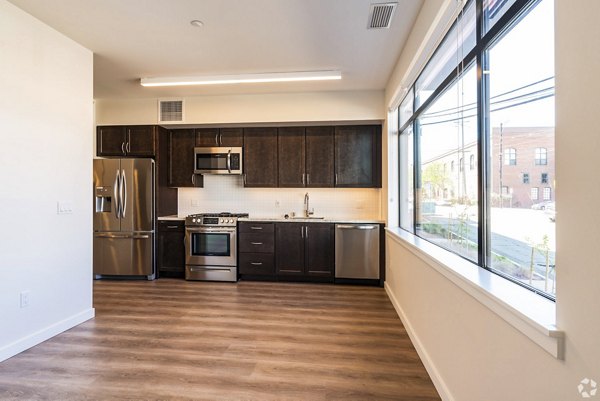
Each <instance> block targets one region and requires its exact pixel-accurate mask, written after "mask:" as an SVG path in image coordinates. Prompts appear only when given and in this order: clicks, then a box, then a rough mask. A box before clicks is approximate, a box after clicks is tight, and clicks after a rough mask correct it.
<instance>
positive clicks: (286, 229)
mask: <svg viewBox="0 0 600 401" xmlns="http://www.w3.org/2000/svg"><path fill="white" fill-rule="evenodd" d="M275 260H276V269H277V274H280V275H304V224H300V223H279V224H275Z"/></svg>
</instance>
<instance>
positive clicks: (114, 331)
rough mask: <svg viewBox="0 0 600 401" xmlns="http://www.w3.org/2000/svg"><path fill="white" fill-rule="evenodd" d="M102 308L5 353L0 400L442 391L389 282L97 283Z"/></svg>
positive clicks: (423, 395) (369, 396)
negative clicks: (16, 351)
mask: <svg viewBox="0 0 600 401" xmlns="http://www.w3.org/2000/svg"><path fill="white" fill-rule="evenodd" d="M94 307H95V308H96V317H95V318H94V319H92V320H90V321H87V322H85V323H83V324H81V325H79V326H77V327H74V328H73V329H71V330H68V331H66V332H64V333H62V334H60V335H58V336H56V337H54V338H52V339H50V340H48V341H46V342H44V343H42V344H40V345H38V346H36V347H33V348H31V349H29V350H27V351H25V352H23V353H21V354H19V355H17V356H15V357H13V358H10V359H9V360H7V361H5V362H2V363H0V399H1V400H13V399H14V400H17V399H18V400H38V399H49V400H179V399H181V400H261V401H266V400H310V401H319V400H344V401H347V400H406V401H409V400H410V401H430V400H440V398H439V396H438V394H437V392H436V390H435V388H434V386H433V384H432V383H431V380H430V378H429V376H428V375H427V372H426V371H425V368H424V367H423V365H422V363H421V361H420V359H419V357H418V356H417V353H416V352H415V350H414V348H413V346H412V344H411V342H410V340H409V338H408V336H407V334H406V331H405V329H404V327H403V326H402V323H401V322H400V319H398V316H397V315H396V312H395V311H394V309H393V307H392V305H391V303H390V301H389V300H388V298H387V295H386V294H385V291H384V290H383V289H381V288H372V287H358V286H340V285H336V286H334V285H318V284H293V283H259V282H239V283H238V284H231V283H209V282H187V281H183V280H176V279H160V280H156V281H152V282H147V281H96V282H95V283H94Z"/></svg>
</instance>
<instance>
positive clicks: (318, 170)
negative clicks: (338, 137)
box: [306, 127, 334, 188]
mask: <svg viewBox="0 0 600 401" xmlns="http://www.w3.org/2000/svg"><path fill="white" fill-rule="evenodd" d="M333 155H334V152H333V127H307V128H306V186H307V187H312V188H319V187H324V188H328V187H333Z"/></svg>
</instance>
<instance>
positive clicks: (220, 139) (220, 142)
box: [219, 134, 223, 146]
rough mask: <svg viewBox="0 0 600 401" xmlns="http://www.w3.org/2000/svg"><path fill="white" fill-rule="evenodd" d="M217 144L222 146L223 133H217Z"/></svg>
mask: <svg viewBox="0 0 600 401" xmlns="http://www.w3.org/2000/svg"><path fill="white" fill-rule="evenodd" d="M219 145H220V146H223V134H219Z"/></svg>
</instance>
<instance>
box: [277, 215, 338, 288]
mask: <svg viewBox="0 0 600 401" xmlns="http://www.w3.org/2000/svg"><path fill="white" fill-rule="evenodd" d="M334 235H335V234H334V225H333V224H329V223H276V224H275V249H276V252H275V266H276V272H277V275H278V276H279V275H280V276H303V277H330V278H333V267H334V257H335V252H334V248H335V243H334Z"/></svg>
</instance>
